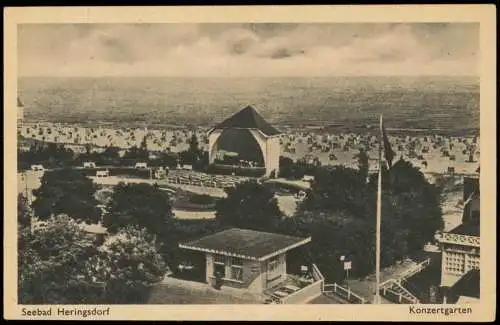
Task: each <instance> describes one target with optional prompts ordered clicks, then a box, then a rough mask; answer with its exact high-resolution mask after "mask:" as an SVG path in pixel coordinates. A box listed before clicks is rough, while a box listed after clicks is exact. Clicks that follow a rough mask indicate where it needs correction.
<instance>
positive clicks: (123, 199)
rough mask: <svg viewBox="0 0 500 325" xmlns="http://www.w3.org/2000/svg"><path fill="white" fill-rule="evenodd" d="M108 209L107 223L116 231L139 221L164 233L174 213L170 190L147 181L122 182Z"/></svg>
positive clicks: (151, 230) (137, 223) (105, 219)
mask: <svg viewBox="0 0 500 325" xmlns="http://www.w3.org/2000/svg"><path fill="white" fill-rule="evenodd" d="M106 211H108V212H107V213H106V215H105V216H104V226H105V227H107V228H108V231H110V232H112V233H116V232H117V231H118V230H119V228H121V227H125V226H128V225H139V226H141V227H145V228H146V229H147V230H148V231H149V232H151V233H152V234H158V235H160V234H164V233H165V231H166V230H167V228H168V227H169V222H170V221H171V220H172V217H173V214H172V205H171V201H170V196H169V195H168V192H166V191H162V190H161V189H159V188H157V187H155V186H152V185H149V184H144V183H142V184H124V183H119V184H118V185H117V186H116V187H115V188H114V193H113V196H112V199H111V201H110V203H109V204H108V205H107V207H106Z"/></svg>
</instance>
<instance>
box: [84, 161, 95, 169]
mask: <svg viewBox="0 0 500 325" xmlns="http://www.w3.org/2000/svg"><path fill="white" fill-rule="evenodd" d="M83 168H96V164H95V162H93V161H86V162H84V163H83Z"/></svg>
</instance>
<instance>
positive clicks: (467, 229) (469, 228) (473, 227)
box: [449, 223, 480, 237]
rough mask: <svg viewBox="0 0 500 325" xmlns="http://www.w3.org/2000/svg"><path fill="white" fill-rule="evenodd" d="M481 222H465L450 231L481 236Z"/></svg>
mask: <svg viewBox="0 0 500 325" xmlns="http://www.w3.org/2000/svg"><path fill="white" fill-rule="evenodd" d="M479 231H480V227H479V224H474V223H463V224H461V225H459V226H457V227H455V228H453V229H452V230H450V231H449V233H451V234H457V235H466V236H474V237H479Z"/></svg>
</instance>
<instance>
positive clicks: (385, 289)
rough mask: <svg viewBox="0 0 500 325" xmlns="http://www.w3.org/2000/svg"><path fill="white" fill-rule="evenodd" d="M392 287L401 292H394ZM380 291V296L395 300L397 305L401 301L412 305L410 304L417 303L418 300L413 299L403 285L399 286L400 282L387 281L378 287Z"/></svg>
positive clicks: (394, 280)
mask: <svg viewBox="0 0 500 325" xmlns="http://www.w3.org/2000/svg"><path fill="white" fill-rule="evenodd" d="M394 287H397V288H398V289H399V290H401V291H402V292H396V291H395V290H393V288H394ZM380 290H381V291H382V294H383V295H384V296H389V297H392V298H397V300H398V302H399V303H402V302H403V300H404V301H406V302H407V303H412V304H418V303H419V300H418V298H417V297H415V296H414V295H413V294H412V293H411V292H410V291H408V290H407V289H406V288H405V287H403V285H402V284H401V280H396V279H389V280H387V281H385V282H383V283H382V284H381V285H380ZM388 293H389V294H388Z"/></svg>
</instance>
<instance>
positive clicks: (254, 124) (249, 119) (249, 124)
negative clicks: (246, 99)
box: [208, 106, 281, 176]
mask: <svg viewBox="0 0 500 325" xmlns="http://www.w3.org/2000/svg"><path fill="white" fill-rule="evenodd" d="M280 134H281V132H279V131H278V130H276V129H275V128H274V127H272V126H271V125H269V124H268V123H267V122H266V121H265V120H264V119H263V118H262V116H260V114H259V113H257V111H256V110H255V109H254V108H253V107H251V106H247V107H245V108H244V109H242V110H241V111H239V112H238V113H236V114H234V115H233V116H231V117H230V118H228V119H226V120H224V121H223V122H222V123H220V124H218V125H217V126H215V127H214V128H212V129H211V130H210V131H209V132H208V139H209V145H208V146H209V163H210V164H212V163H213V162H214V160H215V158H216V157H215V155H216V153H217V151H218V150H220V149H222V148H221V145H222V146H225V145H227V144H228V143H231V142H232V143H233V145H232V146H233V147H235V148H236V149H238V148H237V147H238V137H239V139H245V142H247V143H248V147H247V148H248V149H249V151H253V153H254V154H255V151H256V150H258V151H260V156H261V157H262V160H263V164H264V167H265V170H266V172H265V176H270V175H272V173H273V172H274V174H275V175H277V174H278V172H279V155H280V141H279V136H280ZM232 136H233V137H235V138H232ZM237 136H238V137H237ZM226 139H229V140H226ZM251 139H253V140H251ZM255 143H256V144H257V145H256V146H255ZM251 144H254V146H253V149H252V145H251ZM229 147H231V145H229ZM239 149H240V150H238V151H236V152H239V153H240V152H241V151H242V150H241V148H239ZM246 154H249V155H251V154H252V152H248V153H244V156H245V155H246ZM256 156H258V155H256Z"/></svg>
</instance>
